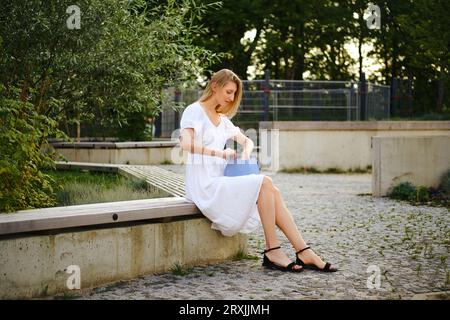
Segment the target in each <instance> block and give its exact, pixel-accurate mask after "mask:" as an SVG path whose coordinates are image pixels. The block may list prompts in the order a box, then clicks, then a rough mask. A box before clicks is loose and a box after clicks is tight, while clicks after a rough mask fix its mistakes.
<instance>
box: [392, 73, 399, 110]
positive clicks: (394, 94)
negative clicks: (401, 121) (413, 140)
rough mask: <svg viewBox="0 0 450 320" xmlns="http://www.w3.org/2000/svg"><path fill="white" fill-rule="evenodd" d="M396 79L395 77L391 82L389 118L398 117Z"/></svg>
mask: <svg viewBox="0 0 450 320" xmlns="http://www.w3.org/2000/svg"><path fill="white" fill-rule="evenodd" d="M397 90H398V79H397V78H396V77H392V81H391V114H390V116H395V115H398V111H399V110H398V96H397Z"/></svg>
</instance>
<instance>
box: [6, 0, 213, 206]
mask: <svg viewBox="0 0 450 320" xmlns="http://www.w3.org/2000/svg"><path fill="white" fill-rule="evenodd" d="M76 3H77V7H76V8H78V9H79V11H78V13H79V16H78V15H77V10H75V9H73V8H74V7H73V6H71V5H72V4H73V1H69V0H53V1H40V0H17V1H8V2H2V10H1V11H0V21H2V23H1V24H0V39H1V40H2V41H1V43H0V45H1V47H0V49H1V50H0V89H1V90H0V107H1V113H0V115H1V119H0V120H1V123H0V125H1V129H2V132H1V136H0V143H2V146H1V150H0V151H1V153H0V164H1V166H0V198H1V199H0V204H1V205H2V206H1V207H0V211H3V210H9V211H10V210H16V209H22V208H29V207H33V206H35V205H37V204H38V203H41V204H42V205H48V204H50V203H51V199H50V198H49V197H44V196H42V197H41V196H37V194H39V195H43V194H46V193H47V191H49V190H50V189H48V188H47V187H48V186H49V184H50V183H51V181H50V180H49V179H48V177H46V176H45V175H42V174H41V170H42V168H43V167H44V166H48V165H51V164H52V159H51V158H49V156H48V155H46V154H45V153H43V148H44V147H45V145H46V143H47V140H48V138H49V137H57V136H62V132H60V131H59V130H57V127H58V126H59V127H63V128H67V129H66V130H67V133H70V132H69V130H68V127H69V125H70V124H71V123H80V122H84V123H86V122H91V123H94V124H95V125H96V126H97V127H100V128H101V127H103V128H108V127H109V128H120V127H124V126H126V125H129V126H134V127H139V124H140V123H142V122H145V121H146V120H147V119H146V116H147V115H148V114H151V115H154V114H156V113H158V112H159V111H160V108H161V100H162V99H164V97H163V95H162V92H163V87H165V86H170V85H173V84H175V83H178V82H183V81H187V80H190V79H193V78H196V77H197V76H198V75H199V74H201V72H202V71H203V68H204V67H205V66H207V65H208V63H210V62H214V61H215V59H216V55H215V54H213V53H212V52H210V51H209V50H206V49H204V48H201V47H199V46H196V45H194V44H193V43H192V37H193V33H197V32H200V31H201V29H200V28H199V27H198V26H197V25H196V24H195V23H194V21H195V20H196V19H197V14H201V13H202V12H204V11H205V10H206V9H205V7H204V6H197V4H196V3H195V1H193V0H183V1H175V0H168V1H167V2H165V3H164V4H163V5H160V6H148V5H147V3H146V2H145V1H143V0H134V1H129V0H119V1H117V0H79V1H77V2H76ZM68 9H71V10H68ZM78 18H79V19H78ZM77 21H78V22H80V23H79V24H78V23H77ZM73 22H75V23H73ZM78 27H79V28H78ZM130 119H134V120H133V121H135V122H134V123H129V122H130V121H129V120H130ZM36 177H37V178H38V180H39V181H35V180H33V179H34V178H36ZM32 181H34V182H32ZM25 185H26V186H27V187H25ZM21 188H22V189H23V192H22V191H21Z"/></svg>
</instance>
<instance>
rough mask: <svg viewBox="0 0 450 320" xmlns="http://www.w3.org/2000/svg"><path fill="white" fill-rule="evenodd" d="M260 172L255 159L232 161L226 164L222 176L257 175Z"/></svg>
mask: <svg viewBox="0 0 450 320" xmlns="http://www.w3.org/2000/svg"><path fill="white" fill-rule="evenodd" d="M260 171H261V169H260V167H259V163H258V160H257V159H256V158H250V159H249V160H242V159H234V160H230V161H229V162H228V163H227V165H226V167H225V171H224V173H223V175H224V176H227V177H237V176H245V175H248V174H259V173H260Z"/></svg>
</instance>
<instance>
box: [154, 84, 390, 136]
mask: <svg viewBox="0 0 450 320" xmlns="http://www.w3.org/2000/svg"><path fill="white" fill-rule="evenodd" d="M243 85H244V92H243V97H242V101H241V106H240V108H239V111H238V114H237V115H236V116H235V118H233V122H234V123H235V124H236V125H238V126H240V127H241V128H243V129H247V128H258V122H259V121H264V120H265V121H298V120H309V121H311V120H322V121H333V120H334V121H359V120H382V119H388V118H389V115H390V107H389V106H390V88H389V86H383V85H378V84H374V83H369V82H366V81H365V80H364V78H363V81H359V82H355V81H300V80H271V79H269V80H245V81H243ZM170 90H172V92H173V93H172V96H173V99H171V101H169V103H168V104H167V107H166V108H165V111H164V112H163V115H162V117H163V130H162V132H163V136H170V133H169V132H172V131H173V130H174V129H176V128H178V125H179V123H176V122H179V119H180V118H181V117H180V115H181V111H182V109H183V107H186V106H187V105H189V104H191V103H193V102H194V101H196V100H197V99H198V98H199V97H200V95H201V93H202V89H170ZM169 96H170V94H169ZM173 104H175V105H178V106H179V111H173V110H172V109H171V107H170V105H172V106H173ZM171 122H172V124H171ZM164 127H165V128H164ZM168 134H169V135H168Z"/></svg>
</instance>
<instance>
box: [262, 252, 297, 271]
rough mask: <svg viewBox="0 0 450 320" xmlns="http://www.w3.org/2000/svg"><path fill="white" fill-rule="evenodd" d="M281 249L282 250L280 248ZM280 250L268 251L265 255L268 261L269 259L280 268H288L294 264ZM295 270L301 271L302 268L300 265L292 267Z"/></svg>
mask: <svg viewBox="0 0 450 320" xmlns="http://www.w3.org/2000/svg"><path fill="white" fill-rule="evenodd" d="M280 249H281V248H280ZM280 249H278V250H277V249H274V250H270V251H267V252H266V253H265V255H266V257H267V259H269V260H270V261H271V262H273V263H274V264H276V265H278V266H280V267H286V266H288V265H289V264H290V263H292V261H291V259H289V258H288V256H287V255H286V254H285V253H284V252H283V250H280ZM292 269H293V270H300V269H302V266H300V265H294V266H293V267H292Z"/></svg>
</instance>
